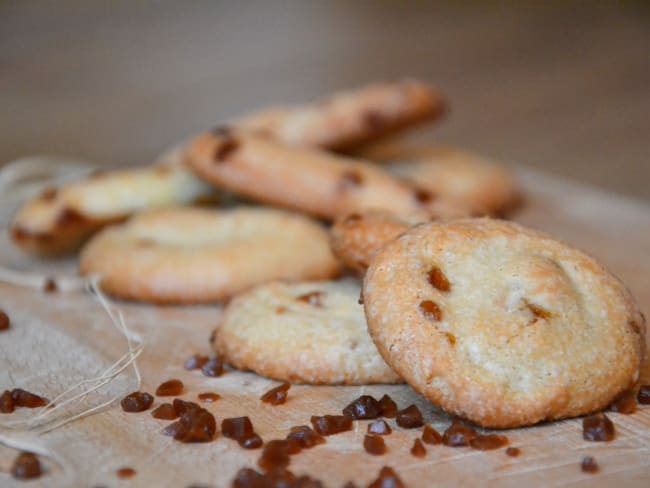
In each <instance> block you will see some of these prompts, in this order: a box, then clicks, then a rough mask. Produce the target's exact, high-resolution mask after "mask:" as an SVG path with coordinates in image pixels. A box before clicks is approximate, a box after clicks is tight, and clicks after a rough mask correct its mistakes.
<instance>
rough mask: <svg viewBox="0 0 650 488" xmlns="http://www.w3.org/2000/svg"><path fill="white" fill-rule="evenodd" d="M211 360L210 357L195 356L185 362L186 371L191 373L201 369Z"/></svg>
mask: <svg viewBox="0 0 650 488" xmlns="http://www.w3.org/2000/svg"><path fill="white" fill-rule="evenodd" d="M209 359H210V358H208V356H203V355H201V354H195V355H194V356H192V357H191V358H189V359H188V360H187V361H185V364H184V365H183V366H184V367H185V369H187V370H188V371H191V370H193V369H201V368H202V367H203V366H204V365H205V363H207V362H208V360H209Z"/></svg>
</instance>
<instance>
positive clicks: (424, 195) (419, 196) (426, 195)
mask: <svg viewBox="0 0 650 488" xmlns="http://www.w3.org/2000/svg"><path fill="white" fill-rule="evenodd" d="M414 196H415V199H416V200H417V202H418V203H420V204H422V205H426V204H427V203H430V202H431V201H433V199H434V195H433V193H431V192H430V191H427V190H423V189H421V188H416V189H415V193H414Z"/></svg>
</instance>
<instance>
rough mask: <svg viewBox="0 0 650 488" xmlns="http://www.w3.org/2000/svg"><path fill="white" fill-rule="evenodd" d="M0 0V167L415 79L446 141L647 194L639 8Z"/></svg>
mask: <svg viewBox="0 0 650 488" xmlns="http://www.w3.org/2000/svg"><path fill="white" fill-rule="evenodd" d="M414 3H415V4H416V5H413V4H410V5H405V2H389V1H374V2H363V1H355V2H337V1H329V2H323V1H256V2H234V1H233V2H174V1H156V2H131V1H111V2H98V1H86V2H82V1H66V2H35V1H5V2H2V3H0V164H2V163H5V162H7V161H9V160H11V159H14V158H17V157H19V156H24V155H28V154H35V153H50V154H60V155H70V156H77V157H80V158H87V159H90V160H94V161H97V162H99V163H101V164H104V165H107V166H111V165H126V164H137V163H145V162H148V161H149V160H150V159H151V158H152V157H154V156H155V155H156V154H158V153H159V152H160V151H161V150H163V149H164V148H166V147H168V146H170V145H171V144H173V143H174V142H176V141H178V140H179V139H180V138H182V137H184V136H186V135H188V134H191V133H193V132H195V131H197V130H200V129H202V128H204V127H207V126H212V125H213V124H215V123H216V122H218V121H220V120H224V119H226V118H227V117H229V116H232V115H236V114H239V113H241V112H243V111H246V110H251V109H255V108H257V107H260V106H263V105H266V104H268V103H270V102H274V101H289V102H294V101H295V102H297V101H304V100H309V99H312V98H313V97H316V96H319V95H322V94H326V93H329V92H330V91H332V90H335V89H340V88H344V87H350V86H355V85H359V84H363V83H365V82H367V81H371V80H376V79H382V78H396V77H400V76H403V75H413V76H417V77H421V78H423V79H426V80H430V81H432V82H434V83H437V84H438V85H440V87H441V88H442V89H443V90H444V91H445V92H447V93H448V95H449V98H450V100H451V102H452V114H451V116H450V117H449V119H448V120H447V121H446V122H445V123H444V124H442V125H441V126H440V127H439V128H438V127H436V128H431V129H425V130H423V131H422V132H421V133H420V137H422V138H423V139H431V140H435V141H444V142H449V143H456V144H460V145H463V146H467V147H470V148H473V149H475V150H477V151H480V152H483V153H485V154H487V155H490V156H493V157H496V158H500V159H502V160H504V161H506V162H508V163H509V164H524V165H531V166H535V167H538V168H543V169H545V170H547V171H550V172H554V173H557V174H561V175H566V176H569V177H572V178H575V179H578V180H582V181H584V182H591V183H594V184H597V185H600V186H601V187H603V188H605V189H609V190H614V191H618V192H623V193H625V194H628V195H630V196H637V197H641V198H645V199H650V186H649V185H648V184H647V182H648V181H649V180H650V163H649V161H648V156H649V155H650V143H649V140H650V137H649V136H650V123H649V122H648V121H649V120H650V117H649V116H648V113H650V89H649V87H650V55H649V54H648V53H649V51H648V49H649V46H650V28H648V25H650V22H649V21H650V9H649V8H648V6H647V4H646V5H644V4H643V3H642V2H638V4H637V3H634V2H626V4H625V6H623V7H622V6H621V5H620V4H619V3H618V2H617V3H611V4H609V5H607V4H604V5H603V4H602V3H599V4H598V5H595V4H591V5H583V6H582V7H579V6H569V5H567V4H564V6H559V5H557V4H556V5H555V6H554V7H542V6H539V5H535V4H528V5H527V4H523V5H522V4H519V5H518V6H516V8H514V9H513V8H512V7H509V8H507V7H504V6H503V5H501V4H500V3H496V2H494V4H491V6H485V4H481V5H480V6H477V7H475V8H470V7H468V6H465V7H463V8H451V7H449V6H437V5H436V4H433V3H431V2H414Z"/></svg>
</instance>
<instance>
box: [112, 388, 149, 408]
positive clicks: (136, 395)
mask: <svg viewBox="0 0 650 488" xmlns="http://www.w3.org/2000/svg"><path fill="white" fill-rule="evenodd" d="M152 403H153V397H152V396H151V395H150V394H149V393H145V392H142V391H134V392H133V393H130V394H129V395H127V396H125V397H124V398H122V401H121V402H120V405H122V410H124V411H125V412H144V411H145V410H147V409H148V408H149V407H150V406H151V404H152Z"/></svg>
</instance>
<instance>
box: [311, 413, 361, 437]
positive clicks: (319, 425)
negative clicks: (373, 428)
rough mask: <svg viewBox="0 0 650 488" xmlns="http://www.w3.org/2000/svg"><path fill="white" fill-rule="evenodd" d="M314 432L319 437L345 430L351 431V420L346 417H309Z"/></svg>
mask: <svg viewBox="0 0 650 488" xmlns="http://www.w3.org/2000/svg"><path fill="white" fill-rule="evenodd" d="M310 420H311V424H312V425H313V426H314V430H315V431H316V432H318V433H319V434H320V435H325V436H327V435H334V434H338V433H340V432H345V431H346V430H352V419H351V418H350V417H348V416H347V415H323V416H321V417H318V416H316V415H313V416H312V417H311V419H310Z"/></svg>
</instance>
